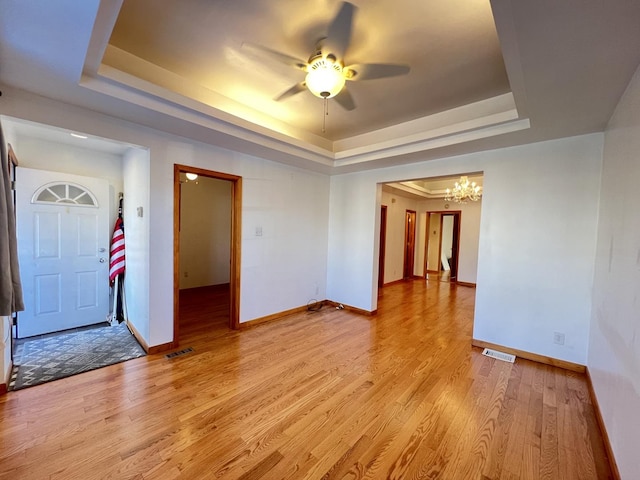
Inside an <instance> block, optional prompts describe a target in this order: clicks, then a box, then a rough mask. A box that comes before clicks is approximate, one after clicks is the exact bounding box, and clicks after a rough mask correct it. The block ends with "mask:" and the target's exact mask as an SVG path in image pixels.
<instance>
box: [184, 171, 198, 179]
mask: <svg viewBox="0 0 640 480" xmlns="http://www.w3.org/2000/svg"><path fill="white" fill-rule="evenodd" d="M196 178H198V174H197V173H191V172H188V173H187V180H191V181H193V180H195V179H196Z"/></svg>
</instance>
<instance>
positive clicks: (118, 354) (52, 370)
mask: <svg viewBox="0 0 640 480" xmlns="http://www.w3.org/2000/svg"><path fill="white" fill-rule="evenodd" d="M144 355H146V354H145V351H144V349H143V348H142V347H141V346H140V344H139V343H138V341H137V340H136V338H135V337H134V336H133V335H131V332H129V329H128V328H127V326H126V325H125V324H124V323H122V324H120V325H117V326H113V327H111V326H105V327H100V328H92V329H89V330H82V331H79V332H74V333H65V334H60V335H55V336H46V337H41V338H36V339H32V340H30V339H27V340H25V341H24V342H20V344H19V345H18V348H17V349H16V354H15V357H14V368H13V373H12V376H11V381H10V383H9V390H19V389H21V388H26V387H32V386H34V385H39V384H41V383H46V382H50V381H52V380H58V379H60V378H64V377H70V376H71V375H76V374H78V373H82V372H88V371H89V370H95V369H96V368H101V367H106V366H107V365H113V364H114V363H120V362H124V361H126V360H131V359H132V358H138V357H142V356H144Z"/></svg>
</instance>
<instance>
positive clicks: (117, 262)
mask: <svg viewBox="0 0 640 480" xmlns="http://www.w3.org/2000/svg"><path fill="white" fill-rule="evenodd" d="M110 252H111V259H110V260H109V282H110V283H113V282H114V280H115V279H116V277H117V276H118V275H120V274H121V273H124V271H125V247H124V223H123V222H122V218H118V219H117V220H116V225H115V227H114V229H113V237H112V239H111V250H110Z"/></svg>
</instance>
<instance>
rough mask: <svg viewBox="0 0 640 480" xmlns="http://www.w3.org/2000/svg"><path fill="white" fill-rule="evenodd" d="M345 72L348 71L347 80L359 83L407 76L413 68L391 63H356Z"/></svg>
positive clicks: (346, 68)
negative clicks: (360, 81) (358, 81)
mask: <svg viewBox="0 0 640 480" xmlns="http://www.w3.org/2000/svg"><path fill="white" fill-rule="evenodd" d="M345 70H347V80H353V81H357V80H375V79H377V78H387V77H397V76H399V75H406V74H407V73H409V71H410V70H411V68H410V67H409V65H395V64H391V63H356V64H354V65H349V66H348V67H345Z"/></svg>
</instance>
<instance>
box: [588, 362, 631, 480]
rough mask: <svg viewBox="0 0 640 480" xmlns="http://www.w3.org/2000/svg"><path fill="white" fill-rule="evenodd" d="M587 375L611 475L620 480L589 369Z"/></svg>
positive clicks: (592, 403) (615, 479)
mask: <svg viewBox="0 0 640 480" xmlns="http://www.w3.org/2000/svg"><path fill="white" fill-rule="evenodd" d="M585 373H586V376H587V387H588V388H589V396H590V397H591V405H593V411H594V412H595V415H596V421H597V422H598V426H599V427H600V434H601V435H602V441H603V443H604V449H605V451H606V452H607V457H608V458H609V466H610V467H611V473H612V474H613V478H614V480H620V479H621V478H622V477H621V476H620V470H618V464H617V463H616V457H614V455H613V449H612V448H611V442H610V441H609V435H608V434H607V428H606V427H605V425H604V418H602V412H601V411H600V404H599V403H598V397H596V391H595V390H594V389H593V381H592V380H591V373H589V367H586V369H585Z"/></svg>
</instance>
